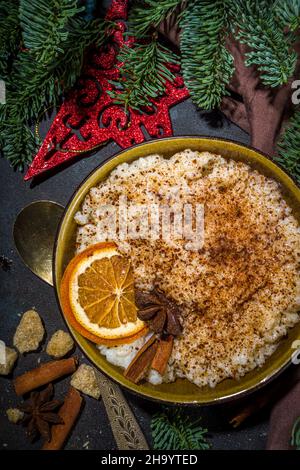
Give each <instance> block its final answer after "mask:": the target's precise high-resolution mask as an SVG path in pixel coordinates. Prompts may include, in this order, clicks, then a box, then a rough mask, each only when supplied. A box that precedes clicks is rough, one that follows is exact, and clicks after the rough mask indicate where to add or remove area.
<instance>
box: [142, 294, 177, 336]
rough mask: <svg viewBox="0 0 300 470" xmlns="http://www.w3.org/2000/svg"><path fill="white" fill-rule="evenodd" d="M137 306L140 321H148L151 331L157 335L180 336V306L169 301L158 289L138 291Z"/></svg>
mask: <svg viewBox="0 0 300 470" xmlns="http://www.w3.org/2000/svg"><path fill="white" fill-rule="evenodd" d="M136 304H137V307H138V313H137V314H138V317H139V318H140V320H143V321H148V322H149V326H150V329H151V330H153V331H154V332H155V333H167V334H169V335H173V336H177V335H180V333H181V331H182V328H181V324H180V321H179V315H180V310H179V307H178V305H177V304H176V303H175V302H174V301H172V300H170V299H168V298H167V297H166V296H165V294H164V293H163V292H162V291H160V290H159V289H157V288H154V289H153V290H152V291H150V292H143V291H137V292H136Z"/></svg>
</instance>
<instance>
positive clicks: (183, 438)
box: [151, 407, 210, 450]
mask: <svg viewBox="0 0 300 470" xmlns="http://www.w3.org/2000/svg"><path fill="white" fill-rule="evenodd" d="M199 421H200V420H196V421H191V419H190V418H188V417H187V416H186V415H185V414H184V412H183V410H182V409H180V408H176V409H173V408H167V407H165V408H163V410H162V411H161V412H159V413H156V414H155V415H154V416H153V418H152V421H151V431H152V438H153V449H155V450H206V449H209V448H210V444H209V443H208V441H207V439H206V434H207V429H204V428H202V427H201V426H200V425H199Z"/></svg>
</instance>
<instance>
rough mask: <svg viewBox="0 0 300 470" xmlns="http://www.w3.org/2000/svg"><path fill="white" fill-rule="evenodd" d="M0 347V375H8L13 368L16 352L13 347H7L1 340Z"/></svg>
mask: <svg viewBox="0 0 300 470" xmlns="http://www.w3.org/2000/svg"><path fill="white" fill-rule="evenodd" d="M0 347H1V355H0V375H8V374H10V373H11V371H12V370H13V368H14V365H15V362H16V360H17V357H18V353H17V351H15V350H14V349H13V348H8V347H7V346H5V343H4V342H3V341H1V345H0Z"/></svg>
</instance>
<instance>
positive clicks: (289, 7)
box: [274, 0, 300, 31]
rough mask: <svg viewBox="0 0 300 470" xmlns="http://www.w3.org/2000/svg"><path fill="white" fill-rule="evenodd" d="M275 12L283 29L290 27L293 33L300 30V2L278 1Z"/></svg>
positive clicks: (290, 0) (297, 0)
mask: <svg viewBox="0 0 300 470" xmlns="http://www.w3.org/2000/svg"><path fill="white" fill-rule="evenodd" d="M274 11H275V14H276V16H277V17H278V19H279V20H280V21H281V24H282V26H283V27H288V28H289V29H290V30H291V31H296V30H297V29H299V28H300V2H299V0H276V2H275V5H274Z"/></svg>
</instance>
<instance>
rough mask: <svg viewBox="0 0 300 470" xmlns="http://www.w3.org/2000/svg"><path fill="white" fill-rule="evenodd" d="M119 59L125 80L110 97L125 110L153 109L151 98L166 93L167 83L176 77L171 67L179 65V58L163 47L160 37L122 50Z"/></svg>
mask: <svg viewBox="0 0 300 470" xmlns="http://www.w3.org/2000/svg"><path fill="white" fill-rule="evenodd" d="M118 60H119V61H120V62H121V63H122V66H121V68H120V76H121V80H120V83H117V84H116V85H117V87H118V89H117V90H116V91H113V92H110V93H109V95H110V96H111V97H112V98H114V101H115V103H116V104H120V105H123V106H124V107H125V110H127V109H128V108H129V107H130V108H132V109H136V110H141V108H142V107H145V106H151V101H150V99H151V98H157V97H158V96H161V95H162V94H163V93H164V91H165V81H166V80H169V81H172V80H174V78H175V77H174V74H173V73H172V72H171V70H170V69H169V68H168V64H177V63H178V59H177V56H176V55H175V54H173V52H171V51H170V50H169V49H167V48H166V47H164V46H163V45H162V44H160V43H159V42H158V40H157V37H156V36H153V37H152V39H151V41H150V42H149V43H146V44H135V45H134V46H133V47H128V46H124V47H122V49H121V50H120V53H119V56H118ZM113 84H115V83H113Z"/></svg>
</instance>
